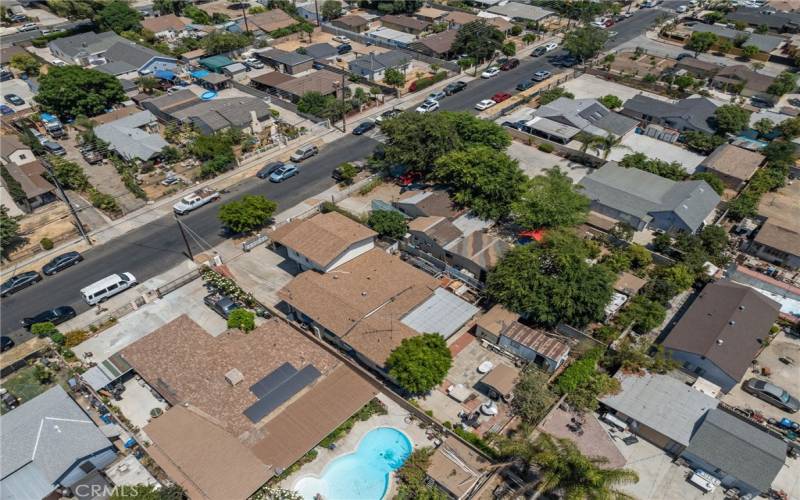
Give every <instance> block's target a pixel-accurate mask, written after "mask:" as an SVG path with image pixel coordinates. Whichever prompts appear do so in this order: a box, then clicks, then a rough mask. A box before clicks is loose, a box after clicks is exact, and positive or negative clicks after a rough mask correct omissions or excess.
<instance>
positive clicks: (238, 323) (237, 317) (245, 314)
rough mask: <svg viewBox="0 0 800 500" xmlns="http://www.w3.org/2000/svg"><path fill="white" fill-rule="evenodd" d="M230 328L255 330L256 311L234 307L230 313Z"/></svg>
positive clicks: (245, 330) (246, 330)
mask: <svg viewBox="0 0 800 500" xmlns="http://www.w3.org/2000/svg"><path fill="white" fill-rule="evenodd" d="M228 328H238V329H239V330H241V331H243V332H245V333H247V332H251V331H253V330H255V328H256V315H255V313H253V312H251V311H248V310H247V309H241V308H240V309H234V310H233V311H231V312H230V314H228Z"/></svg>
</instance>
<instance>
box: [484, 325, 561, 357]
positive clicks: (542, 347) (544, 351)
mask: <svg viewBox="0 0 800 500" xmlns="http://www.w3.org/2000/svg"><path fill="white" fill-rule="evenodd" d="M500 335H502V336H503V337H507V338H509V339H511V340H513V341H514V342H517V343H518V344H522V345H523V346H525V347H528V348H530V349H533V350H534V351H536V352H537V353H539V354H540V355H542V356H544V357H546V358H549V359H552V360H553V361H558V360H559V359H561V358H562V357H564V356H566V355H567V354H569V346H568V345H567V344H565V343H564V342H562V341H560V340H558V339H556V338H553V337H550V336H549V335H546V334H545V333H544V332H542V331H540V330H534V329H533V328H530V327H528V326H525V325H523V324H522V323H520V322H518V321H515V322H513V323H510V324H509V325H508V326H506V327H505V328H504V329H503V331H502V332H500Z"/></svg>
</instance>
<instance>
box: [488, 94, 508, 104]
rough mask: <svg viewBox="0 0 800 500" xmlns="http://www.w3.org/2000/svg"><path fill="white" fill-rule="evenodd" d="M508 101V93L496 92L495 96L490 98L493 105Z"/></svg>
mask: <svg viewBox="0 0 800 500" xmlns="http://www.w3.org/2000/svg"><path fill="white" fill-rule="evenodd" d="M508 99H511V94H509V93H508V92H498V93H496V94H495V95H493V96H492V99H491V100H492V101H494V102H495V104H496V103H500V102H503V101H506V100H508Z"/></svg>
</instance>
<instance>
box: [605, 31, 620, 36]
mask: <svg viewBox="0 0 800 500" xmlns="http://www.w3.org/2000/svg"><path fill="white" fill-rule="evenodd" d="M617 35H619V33H617V32H616V31H614V30H611V31H609V32H608V38H614V37H616V36H617Z"/></svg>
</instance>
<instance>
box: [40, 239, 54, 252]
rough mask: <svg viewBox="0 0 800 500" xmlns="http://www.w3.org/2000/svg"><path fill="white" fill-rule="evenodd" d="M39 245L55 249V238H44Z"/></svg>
mask: <svg viewBox="0 0 800 500" xmlns="http://www.w3.org/2000/svg"><path fill="white" fill-rule="evenodd" d="M39 246H41V247H42V250H52V249H53V240H51V239H50V238H42V239H41V240H39Z"/></svg>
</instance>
